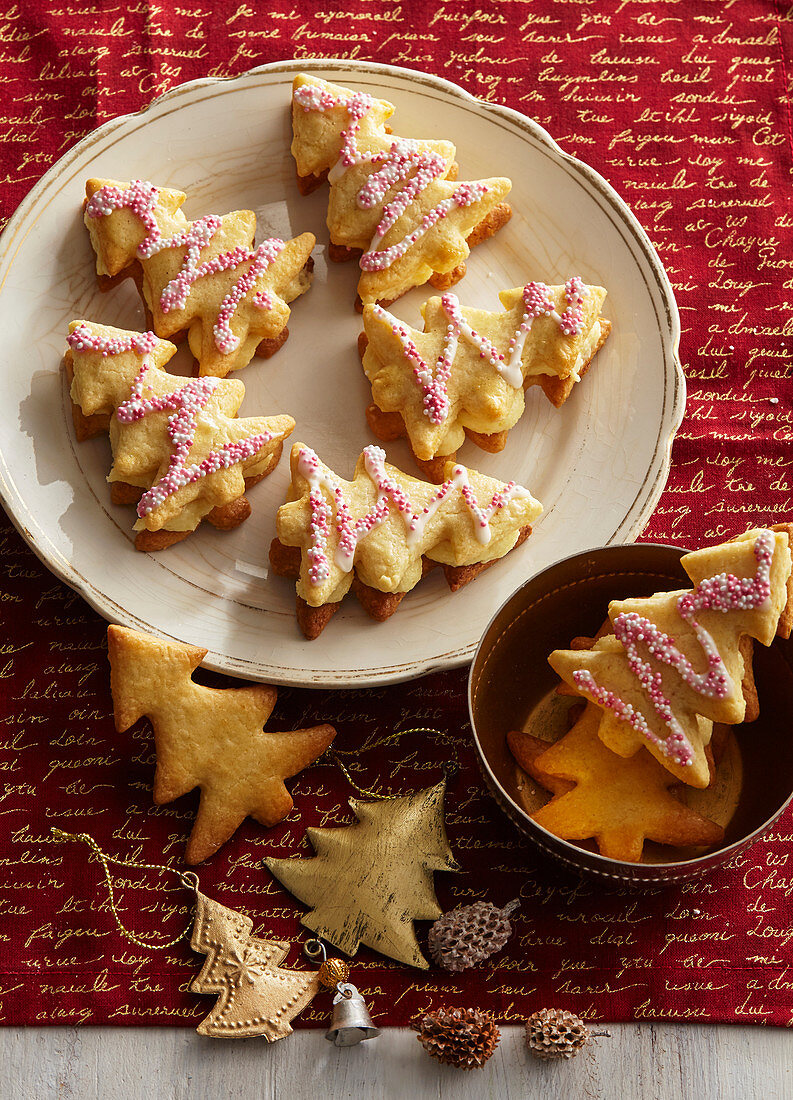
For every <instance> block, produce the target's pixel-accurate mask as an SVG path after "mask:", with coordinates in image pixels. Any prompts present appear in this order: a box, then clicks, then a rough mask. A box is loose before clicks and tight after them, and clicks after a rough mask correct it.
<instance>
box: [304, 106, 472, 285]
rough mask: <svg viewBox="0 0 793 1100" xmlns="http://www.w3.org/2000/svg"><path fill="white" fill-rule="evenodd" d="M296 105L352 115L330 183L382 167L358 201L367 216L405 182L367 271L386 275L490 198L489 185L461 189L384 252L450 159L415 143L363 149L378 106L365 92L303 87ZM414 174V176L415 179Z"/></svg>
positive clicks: (368, 255) (365, 259)
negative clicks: (362, 135) (368, 120)
mask: <svg viewBox="0 0 793 1100" xmlns="http://www.w3.org/2000/svg"><path fill="white" fill-rule="evenodd" d="M294 100H295V102H296V103H297V104H298V106H300V107H302V108H303V110H304V111H322V112H325V111H331V110H333V109H334V108H335V107H341V108H343V109H344V110H345V111H346V112H347V114H348V116H349V121H348V123H347V126H346V128H345V129H344V130H342V132H341V137H342V146H341V150H340V152H339V159H338V160H337V161H336V163H335V164H334V165H333V167H332V168H331V170H330V172H329V173H328V181H329V182H330V183H331V184H333V183H337V182H338V181H339V180H340V179H341V178H342V176H343V175H344V174H345V172H347V171H348V170H349V169H350V168H352V167H355V166H358V165H361V164H372V165H379V166H380V167H379V168H378V170H377V171H376V172H373V173H372V174H371V175H369V176H368V177H367V179H366V182H365V183H364V185H363V187H362V188H361V189H360V190H359V192H358V194H357V195H356V202H357V204H358V206H359V207H360V208H361V209H362V210H369V209H371V208H372V207H373V206H377V205H378V204H379V203H382V202H383V201H384V199H385V196H386V194H387V193H388V192H389V191H390V190H391V188H392V187H393V186H394V185H395V184H396V183H398V182H399V181H400V180H405V181H406V182H405V186H404V187H403V188H401V190H400V191H398V192H397V194H396V195H395V196H394V198H392V199H391V201H390V202H389V203H387V204H386V205H385V206H384V207H383V212H382V216H381V218H380V221H379V223H378V225H377V229H376V230H375V234H374V237H373V238H372V240H371V242H370V244H369V248H368V249H367V250H366V252H364V254H363V255H362V256H361V259H360V261H359V262H360V267H361V270H362V271H384V270H385V269H386V268H388V267H390V266H391V265H392V264H393V263H394V262H395V261H396V260H398V259H400V258H401V257H402V256H404V255H405V253H406V252H407V251H408V250H409V249H410V248H412V247H413V245H414V244H415V243H416V242H417V241H418V240H420V239H421V238H422V237H423V236H424V234H425V233H427V232H428V230H430V229H431V228H432V226H433V225H435V224H436V223H437V222H439V221H440V220H441V219H442V218H445V217H446V216H447V215H448V214H449V212H450V211H451V210H452V209H454V207H455V206H458V207H460V206H470V205H471V204H472V203H475V202H478V201H479V200H480V199H481V198H482V197H483V196H484V195H485V194H486V193H487V187H486V186H485V184H481V183H461V184H460V185H459V186H458V187H456V188H455V190H454V192H453V194H452V195H451V196H450V197H449V198H448V199H443V200H442V201H441V202H439V203H438V204H437V206H435V207H433V209H432V210H429V211H427V212H426V213H425V214H423V215H422V216H421V220H420V221H419V222H418V224H417V225H416V226H415V227H414V228H413V229H412V230H411V231H410V232H409V233H407V234H406V235H405V236H404V237H403V238H402V239H401V240H399V241H397V242H395V243H394V244H392V245H390V246H389V247H388V248H385V249H382V250H381V249H379V247H378V246H379V245H380V243H381V242H382V240H383V238H384V237H385V236H386V235H387V234H388V233H389V232H390V230H391V229H392V228H393V226H394V225H395V223H396V222H397V221H398V219H399V218H401V217H402V215H403V214H404V213H405V211H406V210H407V208H408V207H409V206H410V204H411V203H413V202H415V201H416V199H418V198H419V196H420V195H421V194H422V192H423V191H424V190H425V189H426V188H427V187H428V186H429V185H430V184H431V183H432V181H433V180H435V179H438V178H439V177H442V176H443V175H444V173H445V172H446V170H447V164H446V161H445V159H444V158H443V157H442V156H441V155H440V154H439V153H434V152H432V151H431V150H423V149H421V147H420V144H419V143H418V142H417V141H415V140H413V139H410V138H396V139H395V140H394V141H393V142H392V144H391V146H390V148H389V149H388V150H387V151H382V152H379V153H377V152H366V151H363V150H361V149H359V148H358V143H357V136H358V131H359V130H360V128H361V122H362V120H363V119H364V118H365V117H366V115H367V114H368V113H369V112H370V111H371V110H372V108H373V107H374V105H375V100H374V99H373V98H372V97H371V96H370V95H367V94H366V93H365V92H354V93H353V94H352V95H350V96H346V97H345V96H335V95H334V94H333V93H332V92H330V91H328V90H327V89H323V88H320V87H319V86H318V85H313V84H302V85H301V86H300V87H299V88H296V89H295V92H294ZM413 172H415V175H411V173H413Z"/></svg>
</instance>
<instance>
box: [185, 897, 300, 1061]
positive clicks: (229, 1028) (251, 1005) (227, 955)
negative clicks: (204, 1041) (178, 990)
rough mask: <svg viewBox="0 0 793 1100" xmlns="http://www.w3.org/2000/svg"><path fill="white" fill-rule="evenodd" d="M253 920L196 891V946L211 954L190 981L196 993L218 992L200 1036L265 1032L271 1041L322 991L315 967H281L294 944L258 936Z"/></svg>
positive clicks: (287, 1032)
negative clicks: (288, 968)
mask: <svg viewBox="0 0 793 1100" xmlns="http://www.w3.org/2000/svg"><path fill="white" fill-rule="evenodd" d="M252 930H253V921H252V920H251V919H250V917H246V916H245V915H244V914H243V913H236V912H235V911H234V910H233V909H227V908H226V906H225V905H220V904H219V903H218V902H216V901H212V900H211V899H210V898H208V897H205V896H204V894H202V893H200V892H199V891H196V908H195V919H194V923H193V935H192V939H191V940H190V946H191V947H192V949H193V950H194V951H197V952H199V954H202V955H206V960H205V962H204V965H203V967H202V968H201V973H200V974H199V975H198V977H196V978H194V979H193V981H192V982H191V984H190V989H191V990H192V991H193V993H216V994H218V999H217V1001H216V1002H215V1005H214V1007H213V1009H212V1011H211V1012H210V1014H209V1015H208V1016H207V1017H206V1018H205V1019H203V1020H202V1021H201V1023H200V1024H199V1025H198V1028H197V1031H198V1034H199V1035H208V1036H210V1037H211V1038H213V1039H245V1038H247V1037H249V1036H253V1035H263V1036H264V1038H265V1039H266V1040H267V1041H268V1043H272V1042H274V1041H275V1040H276V1039H283V1038H285V1037H286V1036H287V1035H291V1033H292V1028H291V1027H290V1026H289V1021H290V1020H292V1019H294V1017H295V1016H297V1015H298V1013H299V1012H302V1011H303V1009H304V1008H305V1007H306V1005H307V1004H309V1003H310V1002H311V1001H312V999H313V998H314V997H315V996H316V994H317V992H318V990H319V978H318V972H317V971H315V970H286V969H284V968H283V967H281V966H279V965H278V964H279V963H280V962H283V960H284V959H285V958H286V956H287V954H288V952H289V948H290V946H291V945H290V944H289V943H284V942H282V941H280V940H265V939H262V938H261V937H259V936H252V935H251V931H252Z"/></svg>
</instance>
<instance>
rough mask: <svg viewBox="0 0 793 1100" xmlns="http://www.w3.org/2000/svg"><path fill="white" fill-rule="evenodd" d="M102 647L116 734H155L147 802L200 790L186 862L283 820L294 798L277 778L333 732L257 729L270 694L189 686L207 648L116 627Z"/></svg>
mask: <svg viewBox="0 0 793 1100" xmlns="http://www.w3.org/2000/svg"><path fill="white" fill-rule="evenodd" d="M107 645H108V656H109V658H110V686H111V691H112V694H113V708H114V713H115V722H116V729H117V730H118V731H119V733H123V732H124V731H125V730H128V729H129V728H130V726H132V725H134V723H135V722H137V721H138V719H140V718H142V717H143V716H144V715H146V716H147V717H148V718H149V719H150V721H151V724H152V727H153V729H154V738H155V746H156V749H157V771H156V774H155V777H154V801H155V802H156V803H157V805H162V804H163V803H165V802H173V800H174V799H175V798H179V797H180V796H181V795H183V794H187V793H188V792H189V791H192V790H194V788H196V787H200V789H201V803H200V805H199V808H198V816H197V817H196V820H195V824H194V826H193V831H192V833H191V834H190V840H189V843H188V845H187V852H186V855H185V858H186V860H187V862H188V863H201V861H202V860H205V859H207V858H208V857H209V856H211V855H212V854H213V853H214V852H216V851H217V850H218V848H219V847H220V846H221V845H222V844H225V842H226V841H227V840H228V839H229V837H231V836H232V835H233V833H234V831H235V830H236V829H237V826H238V825H240V824H241V823H242V822H243V821H244V820H245V818H246V817H248V816H250V817H254V818H256V820H257V821H259V822H261V824H262V825H266V826H270V825H275V824H277V822H279V821H281V820H283V818H284V817H286V815H287V814H288V813H289V811H290V810H291V809H292V799H291V797H290V795H289V792H288V791H287V789H286V787H285V786H284V779H286V778H288V777H290V776H293V775H297V773H298V772H299V771H302V769H303V768H305V767H307V766H308V765H309V764H312V763H313V762H314V761H315V760H316V759H317V758H318V757H319V756H321V755H322V753H323V752H324V751H325V749H326V748H327V747H328V745H329V744H330V743H331V741H332V740H333V738H334V736H335V734H336V731H335V729H334V728H333V726H328V725H321V726H311V727H310V728H309V729H300V730H294V731H292V732H291V733H272V732H271V731H269V730H265V729H263V727H264V726H265V724H266V723H267V721H268V720H269V718H270V715H271V713H272V710H273V707H274V706H275V702H276V699H277V695H278V693H277V692H276V690H275V688H273V687H269V686H268V685H267V684H251V685H249V686H246V687H241V688H221V689H218V688H208V687H204V686H203V685H201V684H196V683H195V682H194V681H193V679H192V674H193V673H194V672H195V670H196V669H197V668H198V666H199V665H200V663H201V661H202V660H203V659H204V657H205V656H206V653H207V651H206V650H205V649H198V648H197V647H196V646H189V645H181V644H180V643H178V642H167V641H164V640H162V639H160V638H154V637H152V636H150V635H148V634H140V633H138V632H137V631H134V630H128V629H126V628H125V627H121V626H111V627H109V628H108V632H107Z"/></svg>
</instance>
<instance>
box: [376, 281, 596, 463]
mask: <svg viewBox="0 0 793 1100" xmlns="http://www.w3.org/2000/svg"><path fill="white" fill-rule="evenodd" d="M605 297H606V291H605V290H604V289H603V287H600V286H587V285H586V284H585V283H584V282H583V281H582V280H581V279H580V278H579V277H578V276H575V275H574V276H573V277H572V278H570V279H568V280H567V282H566V283H565V284H564V285H561V286H546V285H545V284H544V283H537V282H531V283H527V284H526V286H524V287H522V288H521V287H517V288H515V289H514V290H505V291H503V292H502V293H501V295H500V298H501V301H502V303H503V305H504V309H503V310H497V311H494V312H491V311H488V310H483V309H470V308H467V307H463V306H461V305H460V301H459V299H458V297H457V296H456V295H455V294H452V293H451V292H447V293H446V294H443V295H442V296H441V297H438V298H430V299H429V300H428V301H426V302H425V303H424V306H423V308H422V315H423V317H424V331H423V332H419V331H418V330H416V329H413V328H410V326H409V325H407V324H405V323H404V322H402V321H400V320H398V319H397V318H396V317H394V316H393V315H392V314H391V313H388V312H387V311H386V310H385V309H383V308H382V306H379V305H369V306H366V307H365V309H364V311H363V323H364V332H363V333H362V334H361V339H360V341H359V349H360V350H362V352H363V355H362V359H363V368H364V371H365V373H366V376H367V378H368V379H369V381H370V382H371V385H372V399H373V404H372V405H370V406H369V408H368V409H367V413H366V416H367V420H368V422H369V426H370V428H371V429H372V431H373V432H374V433H375V435H376V436H377V437H378V438H379V439H382V440H384V441H388V440H391V439H395V438H397V437H398V436H401V435H407V437H408V439H409V441H410V447H411V450H412V451H413V455H414V457H415V459H416V461H417V463H418V464H419V466H420V468H421V469H422V471H423V473H424V474H425V475H426V476H428V477H430V478H432V479H433V480H436V479H437V477H439V476H442V470H443V467H444V465H445V463H446V462H447V461H448V460H454V458H455V455H456V451H457V448H458V447H459V446H460V445H461V444H462V443H463V441H464V439H465V437H466V436H468V438H469V439H471V440H472V441H473V442H474V443H476V444H477V445H478V446H479V447H481V448H482V449H483V450H485V451H490V452H495V451H500V450H502V449H503V447H504V445H505V443H506V439H507V433H508V431H509V430H510V428H512V427H514V426H515V424H516V423H517V421H518V420H519V419H520V417H521V415H522V414H523V411H524V408H525V398H524V391H525V390H526V389H528V388H529V386H535V385H536V386H540V387H541V388H542V390H543V392H544V393H545V395H546V397H547V398H548V400H549V401H550V402H551V403H552V404H553V405H554V406H555V407H556V408H559V407H560V406H561V405H563V404H564V402H565V401H566V400H567V398H568V397H569V396H570V393H571V392H572V390H573V387H574V385H575V384H576V382H578V381H580V379H581V378H582V376H583V375H584V374H585V373H586V372H587V370H588V369H589V366H590V364H591V362H592V359H593V358H594V356H595V354H596V353H597V351H598V350H599V349H600V348H601V347H602V346H603V344H604V343H605V340H606V338H607V337H608V334H609V332H610V331H611V323H610V322H609V321H607V320H606V319H605V318H604V317H602V316H601V310H602V307H603V302H604V299H605Z"/></svg>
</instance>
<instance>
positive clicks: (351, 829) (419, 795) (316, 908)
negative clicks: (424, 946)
mask: <svg viewBox="0 0 793 1100" xmlns="http://www.w3.org/2000/svg"><path fill="white" fill-rule="evenodd" d="M445 786H446V784H445V782H443V783H438V784H437V786H435V787H429V788H427V789H426V790H423V791H418V792H416V793H415V794H410V795H406V796H404V797H390V798H384V799H382V800H381V801H377V802H362V801H359V800H358V799H355V798H351V799H350V806H351V807H352V809H353V811H354V812H355V814H356V816H357V818H358V823H357V824H355V825H348V826H343V827H340V828H333V829H320V828H310V829H308V830H307V835H308V837H309V840H310V841H311V843H312V844H313V845H314V848H315V850H316V853H317V854H316V857H315V858H313V859H265V860H264V864H265V866H266V867H267V868H268V869H269V870H270V871H271V872H272V874H273V875H275V877H276V878H277V879H278V881H279V882H281V883H282V884H283V885H284V886H285V887H286V889H287V890H289V891H290V893H292V894H294V895H295V897H296V898H299V900H300V901H302V902H304V903H305V904H306V905H309V906H311V910H312V911H311V912H310V913H306V914H305V915H304V916H303V917H302V918H301V923H302V924H304V925H305V927H306V928H310V929H311V930H312V932H314V933H315V935H317V936H320V937H321V938H322V939H324V940H327V942H328V943H331V944H333V946H334V947H336V948H338V950H339V951H343V952H344V953H345V954H346V955H354V954H355V952H356V951H357V950H358V945H359V944H361V943H363V944H365V945H366V946H367V947H371V948H373V949H374V950H375V951H379V952H380V953H381V954H383V955H388V956H389V957H390V958H392V959H396V960H397V961H398V962H404V963H408V964H409V965H410V966H416V967H419V968H421V969H422V970H426V969H428V965H429V964H428V963H427V960H426V959H425V958H424V956H423V955H422V954H421V951H420V950H419V945H418V941H417V940H416V934H415V931H414V929H413V921H414V920H435V919H436V918H437V917H439V916H440V915H441V913H442V910H441V907H440V906H439V904H438V899H437V898H436V896H435V887H434V882H433V871H457V870H459V868H458V866H457V864H456V863H455V861H454V858H453V856H452V852H451V849H450V847H449V842H448V840H447V839H446V829H445V827H444V820H443V796H444V791H445Z"/></svg>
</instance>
